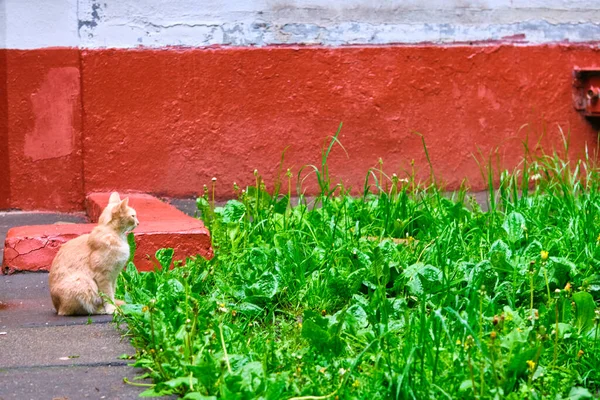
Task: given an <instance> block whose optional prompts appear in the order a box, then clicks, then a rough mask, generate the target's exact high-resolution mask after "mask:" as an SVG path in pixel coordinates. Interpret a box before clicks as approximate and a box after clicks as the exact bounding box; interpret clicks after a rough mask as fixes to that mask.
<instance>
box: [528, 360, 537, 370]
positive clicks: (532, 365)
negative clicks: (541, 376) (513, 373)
mask: <svg viewBox="0 0 600 400" xmlns="http://www.w3.org/2000/svg"><path fill="white" fill-rule="evenodd" d="M527 369H529V371H530V372H533V371H535V362H533V361H531V360H527Z"/></svg>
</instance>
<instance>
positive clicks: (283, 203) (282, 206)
mask: <svg viewBox="0 0 600 400" xmlns="http://www.w3.org/2000/svg"><path fill="white" fill-rule="evenodd" d="M289 204H290V198H289V197H288V196H287V195H285V196H283V197H282V198H281V199H279V200H278V201H277V202H276V203H275V206H274V207H273V211H275V212H276V213H277V214H284V213H285V210H287V208H288V205H289Z"/></svg>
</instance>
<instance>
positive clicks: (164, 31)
mask: <svg viewBox="0 0 600 400" xmlns="http://www.w3.org/2000/svg"><path fill="white" fill-rule="evenodd" d="M2 4H4V7H3V6H2ZM3 8H4V9H3ZM2 14H4V15H2ZM1 22H4V25H5V27H6V29H5V31H4V37H0V39H1V40H2V43H1V45H2V47H5V48H21V49H32V48H44V47H63V46H66V47H83V48H105V47H109V48H134V47H138V46H147V47H164V46H191V47H196V46H210V45H235V46H266V45H277V44H288V45H295V44H318V45H325V46H343V45H359V44H367V45H385V44H390V43H406V44H417V43H434V44H453V43H468V42H486V41H507V40H508V41H512V42H515V43H520V44H543V43H557V42H596V41H600V1H593V0H592V1H583V0H428V1H421V0H380V1H377V2H373V1H372V0H337V1H327V0H221V1H218V0H205V1H200V0H170V1H163V0H48V1H43V2H40V1H39V0H0V23H1ZM0 35H2V31H1V30H0Z"/></svg>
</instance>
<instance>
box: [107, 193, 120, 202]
mask: <svg viewBox="0 0 600 400" xmlns="http://www.w3.org/2000/svg"><path fill="white" fill-rule="evenodd" d="M120 201H121V198H120V197H119V193H117V192H112V193H111V194H110V197H109V198H108V204H111V203H118V202H120Z"/></svg>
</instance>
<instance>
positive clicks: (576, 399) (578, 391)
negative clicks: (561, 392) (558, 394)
mask: <svg viewBox="0 0 600 400" xmlns="http://www.w3.org/2000/svg"><path fill="white" fill-rule="evenodd" d="M593 397H594V396H592V394H591V393H590V391H589V390H587V389H586V388H583V387H580V386H575V387H572V388H571V391H570V392H569V397H568V400H581V399H592V398H593Z"/></svg>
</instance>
